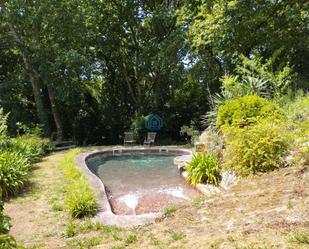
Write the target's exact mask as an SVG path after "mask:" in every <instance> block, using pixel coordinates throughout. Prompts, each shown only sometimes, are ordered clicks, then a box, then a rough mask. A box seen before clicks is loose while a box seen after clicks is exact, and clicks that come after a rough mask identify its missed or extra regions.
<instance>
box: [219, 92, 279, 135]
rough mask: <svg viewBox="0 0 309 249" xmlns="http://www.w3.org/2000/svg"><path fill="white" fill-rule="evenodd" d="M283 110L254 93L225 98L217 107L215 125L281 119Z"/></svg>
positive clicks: (243, 124)
mask: <svg viewBox="0 0 309 249" xmlns="http://www.w3.org/2000/svg"><path fill="white" fill-rule="evenodd" d="M283 117H284V115H283V111H282V110H281V109H280V108H279V107H277V106H276V105H275V104H273V103H271V102H269V101H268V100H266V99H264V98H261V97H259V96H256V95H249V96H244V97H240V98H236V99H231V100H227V101H226V102H225V103H224V104H223V105H222V106H220V107H219V111H218V117H217V127H218V128H220V129H221V128H222V127H224V126H239V127H244V126H246V125H250V124H254V123H255V122H256V121H257V120H258V119H259V118H268V119H269V120H270V119H273V120H276V119H283Z"/></svg>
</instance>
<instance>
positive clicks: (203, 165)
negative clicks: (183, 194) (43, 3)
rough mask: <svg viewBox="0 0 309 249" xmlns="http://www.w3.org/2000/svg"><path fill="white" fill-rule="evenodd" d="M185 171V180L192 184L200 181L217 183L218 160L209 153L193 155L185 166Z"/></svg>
mask: <svg viewBox="0 0 309 249" xmlns="http://www.w3.org/2000/svg"><path fill="white" fill-rule="evenodd" d="M186 171H187V172H188V178H187V180H188V181H189V182H190V183H191V184H193V185H195V184H197V183H202V182H208V183H213V184H218V178H219V172H218V162H217V160H216V159H215V157H214V156H212V155H210V154H196V155H194V156H193V159H192V161H191V162H190V163H189V164H188V165H187V166H186Z"/></svg>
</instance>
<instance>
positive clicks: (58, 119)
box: [0, 0, 309, 144]
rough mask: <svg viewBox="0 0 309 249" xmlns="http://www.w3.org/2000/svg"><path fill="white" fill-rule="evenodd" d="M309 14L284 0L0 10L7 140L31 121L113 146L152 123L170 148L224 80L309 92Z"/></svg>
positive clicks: (28, 4)
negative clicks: (246, 79)
mask: <svg viewBox="0 0 309 249" xmlns="http://www.w3.org/2000/svg"><path fill="white" fill-rule="evenodd" d="M308 9H309V3H308V1H285V0H258V1H244V0H241V1H236V0H215V1H209V0H197V1H188V0H183V1H180V0H174V1H173V0H160V1H143V0H130V1H128V0H118V1H113V0H105V1H101V0H90V1H81V0H75V1H72V0H62V1H59V0H57V1H52V2H51V1H37V0H31V1H22V0H11V1H4V0H0V48H1V49H0V106H2V107H3V108H4V110H5V112H9V113H10V116H9V121H10V123H9V127H10V129H11V130H14V128H15V126H16V122H22V123H24V124H26V125H28V126H34V125H35V124H36V123H40V124H41V125H42V127H43V130H44V132H45V135H47V136H52V137H54V138H55V139H56V138H58V139H59V140H62V139H64V138H73V139H74V140H76V142H78V143H79V144H90V143H99V144H103V143H104V144H113V143H118V142H119V139H120V136H121V134H123V132H124V131H125V130H128V129H130V127H131V125H132V123H133V122H134V121H135V120H137V119H138V118H140V117H142V116H146V115H148V114H149V113H157V114H159V115H160V116H162V117H163V119H164V124H165V126H164V129H163V131H162V133H163V134H164V133H165V134H169V137H171V138H172V139H176V140H177V139H179V136H180V135H179V132H180V128H181V126H184V125H190V124H193V125H195V126H199V125H200V122H199V121H200V118H201V116H202V115H203V114H205V113H206V112H207V111H209V110H210V109H211V106H212V98H211V96H212V95H213V94H215V93H216V92H219V91H220V89H221V87H222V79H223V77H224V76H227V75H234V76H235V77H243V76H244V74H245V73H244V71H246V69H248V68H249V69H250V70H251V71H253V72H255V75H254V77H256V78H261V79H262V80H267V81H270V82H271V85H270V86H271V90H272V91H277V89H279V90H280V91H281V90H282V91H286V90H287V89H288V88H294V89H295V88H303V89H305V90H308V88H309V83H308V82H309V74H308V72H309V62H308V58H309V48H308V46H309V34H308V33H309V12H308ZM240 68H242V70H240ZM246 76H248V75H247V74H246ZM251 76H252V75H251ZM287 81H288V83H289V84H288V86H287V87H286V89H285V88H284V87H282V84H285V83H287Z"/></svg>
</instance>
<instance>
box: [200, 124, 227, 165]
mask: <svg viewBox="0 0 309 249" xmlns="http://www.w3.org/2000/svg"><path fill="white" fill-rule="evenodd" d="M199 142H201V143H202V144H204V145H205V151H204V152H205V153H207V154H211V155H213V156H214V157H215V158H216V159H217V161H218V162H221V161H222V156H223V148H224V144H225V141H224V137H223V135H222V133H220V132H219V131H218V130H217V129H216V128H215V127H212V126H209V127H208V128H207V129H206V130H205V131H204V132H203V133H202V134H201V135H200V137H199Z"/></svg>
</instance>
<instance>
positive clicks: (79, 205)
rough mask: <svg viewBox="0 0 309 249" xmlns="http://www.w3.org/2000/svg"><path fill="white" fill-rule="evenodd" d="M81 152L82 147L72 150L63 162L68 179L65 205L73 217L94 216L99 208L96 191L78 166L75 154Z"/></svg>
mask: <svg viewBox="0 0 309 249" xmlns="http://www.w3.org/2000/svg"><path fill="white" fill-rule="evenodd" d="M80 152H81V150H80V149H75V150H72V151H70V152H69V153H68V154H67V155H66V157H65V159H64V160H63V161H62V164H61V165H62V168H63V170H64V173H65V175H66V178H67V181H68V192H67V196H66V201H65V206H66V210H67V211H68V212H69V214H70V216H71V217H73V218H81V217H84V216H93V215H94V214H95V213H96V212H97V209H98V204H97V200H96V195H95V193H94V192H93V190H92V189H91V188H90V186H89V183H88V181H87V180H86V178H85V176H84V175H83V174H82V173H81V171H80V170H79V169H78V168H77V166H76V160H75V156H76V155H77V154H78V153H80Z"/></svg>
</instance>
